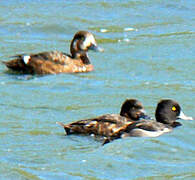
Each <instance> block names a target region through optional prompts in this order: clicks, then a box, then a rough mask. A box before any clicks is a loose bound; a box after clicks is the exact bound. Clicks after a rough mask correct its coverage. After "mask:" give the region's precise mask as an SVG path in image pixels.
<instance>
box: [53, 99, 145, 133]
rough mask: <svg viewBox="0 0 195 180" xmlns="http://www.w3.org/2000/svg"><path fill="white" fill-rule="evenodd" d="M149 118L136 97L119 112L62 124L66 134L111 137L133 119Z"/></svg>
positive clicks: (127, 101)
mask: <svg viewBox="0 0 195 180" xmlns="http://www.w3.org/2000/svg"><path fill="white" fill-rule="evenodd" d="M141 118H148V116H146V114H145V110H144V108H143V105H142V103H141V102H139V101H138V100H136V99H127V100H126V101H125V102H124V103H123V104H122V106H121V111H120V115H119V114H106V115H102V116H99V117H96V118H91V119H86V120H80V121H76V122H73V123H70V124H67V125H64V124H63V123H60V122H57V124H59V125H61V126H62V127H63V128H64V129H65V131H66V134H67V135H69V134H94V135H100V136H106V137H109V136H111V135H112V134H113V133H116V132H118V131H120V129H121V127H124V126H127V125H129V124H131V123H132V121H137V120H139V119H141Z"/></svg>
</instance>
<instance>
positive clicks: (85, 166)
mask: <svg viewBox="0 0 195 180" xmlns="http://www.w3.org/2000/svg"><path fill="white" fill-rule="evenodd" d="M194 12H195V2H194V1H193V0H188V1H178V0H173V1H160V0H157V1H155V0H149V1H143V0H136V1H133V0H131V1H128V0H125V1H103V0H100V1H88V0H85V1H62V0H59V1H57V0H56V1H50V0H48V1H39V0H34V1H29V0H21V1H17V0H14V1H1V2H0V42H1V43H0V49H1V50H0V59H1V60H8V59H9V56H12V55H15V54H19V53H35V52H41V51H48V50H60V51H64V52H69V46H70V41H71V39H72V37H73V35H74V33H75V32H76V31H78V30H88V31H90V32H92V33H93V34H94V35H95V36H96V39H97V42H98V44H99V45H100V46H101V47H103V48H104V49H105V52H104V53H89V56H90V58H91V61H92V63H93V64H94V66H95V71H93V72H90V73H86V74H75V75H72V74H60V75H49V76H44V77H38V76H33V77H32V76H22V75H15V74H8V73H7V70H6V68H5V67H4V66H3V65H1V66H0V96H1V101H0V114H1V116H0V139H1V141H0V179H22V180H23V179H34V180H43V179H44V180H48V179H50V180H53V179H75V180H81V179H89V180H100V179H101V180H109V179H113V180H120V179H121V180H128V179H139V180H141V179H194V178H195V172H194V169H195V142H194V128H195V123H194V122H192V121H181V122H182V124H183V126H182V127H179V128H178V129H175V131H174V132H172V133H170V134H166V135H164V136H161V137H158V138H126V139H124V140H117V141H114V142H113V143H110V144H108V145H106V146H103V147H102V146H101V141H98V140H94V138H93V137H86V136H68V137H66V136H64V131H63V129H62V128H61V127H59V126H57V125H56V124H55V122H56V121H61V122H64V123H69V122H72V121H75V120H78V119H83V118H89V117H94V116H98V115H101V114H104V113H118V112H119V111H120V106H121V104H122V102H123V101H124V100H125V99H126V98H137V99H139V100H141V101H142V102H143V103H144V106H145V108H146V110H147V112H148V114H150V115H152V116H153V114H154V111H155V106H156V104H157V102H158V101H159V100H160V99H162V98H172V99H175V100H177V101H178V102H179V103H180V104H181V106H182V107H183V111H184V112H185V113H186V114H188V115H191V116H194V109H195V104H194V100H195V71H194V69H195V63H194V59H195V58H194V57H195V51H194V49H195V45H194V44H195V31H194V29H195V19H194Z"/></svg>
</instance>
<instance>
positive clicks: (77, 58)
mask: <svg viewBox="0 0 195 180" xmlns="http://www.w3.org/2000/svg"><path fill="white" fill-rule="evenodd" d="M88 50H93V51H100V52H101V51H103V49H101V48H99V47H98V46H97V43H96V40H95V38H94V36H93V34H91V33H90V32H87V31H79V32H77V33H76V34H75V36H74V38H73V40H72V42H71V45H70V52H71V54H70V55H69V54H66V53H63V52H59V51H51V52H42V53H37V54H29V55H27V54H25V55H24V54H23V55H16V56H13V57H14V58H15V59H13V60H10V61H2V62H3V63H4V64H5V65H6V66H7V67H8V68H9V69H11V70H13V71H16V72H19V73H22V74H39V75H45V74H58V73H81V72H89V71H93V69H94V68H93V65H92V64H91V62H90V60H89V57H88V54H87V52H88Z"/></svg>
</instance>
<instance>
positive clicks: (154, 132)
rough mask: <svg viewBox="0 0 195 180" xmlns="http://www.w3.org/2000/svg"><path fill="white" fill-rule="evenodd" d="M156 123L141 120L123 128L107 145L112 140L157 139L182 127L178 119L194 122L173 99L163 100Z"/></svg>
mask: <svg viewBox="0 0 195 180" xmlns="http://www.w3.org/2000/svg"><path fill="white" fill-rule="evenodd" d="M155 117H156V121H154V120H140V121H135V122H134V123H131V124H130V125H128V126H124V127H121V129H120V131H118V132H116V133H113V134H112V135H111V136H110V137H108V139H106V140H105V142H104V144H105V143H108V142H110V141H111V140H114V139H118V138H123V137H128V136H134V137H157V136H160V135H162V134H164V133H167V132H170V131H172V130H173V128H175V127H177V126H181V123H179V122H177V121H176V120H177V119H184V120H193V118H192V117H188V116H186V115H184V113H183V112H182V111H181V107H180V105H179V104H178V103H177V102H176V101H174V100H171V99H164V100H161V101H160V102H159V103H158V105H157V108H156V112H155Z"/></svg>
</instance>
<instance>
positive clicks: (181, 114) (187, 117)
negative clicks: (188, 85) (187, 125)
mask: <svg viewBox="0 0 195 180" xmlns="http://www.w3.org/2000/svg"><path fill="white" fill-rule="evenodd" d="M177 118H178V119H183V120H194V118H193V117H190V116H186V115H185V114H184V113H183V112H182V111H181V112H180V114H179V116H177Z"/></svg>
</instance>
